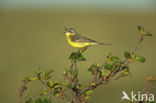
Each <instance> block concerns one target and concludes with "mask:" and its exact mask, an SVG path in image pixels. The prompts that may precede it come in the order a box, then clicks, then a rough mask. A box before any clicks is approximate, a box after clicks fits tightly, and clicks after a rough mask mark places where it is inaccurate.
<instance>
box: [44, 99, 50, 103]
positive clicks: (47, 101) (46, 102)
mask: <svg viewBox="0 0 156 103" xmlns="http://www.w3.org/2000/svg"><path fill="white" fill-rule="evenodd" d="M43 103H51V101H50V100H49V99H44V100H43Z"/></svg>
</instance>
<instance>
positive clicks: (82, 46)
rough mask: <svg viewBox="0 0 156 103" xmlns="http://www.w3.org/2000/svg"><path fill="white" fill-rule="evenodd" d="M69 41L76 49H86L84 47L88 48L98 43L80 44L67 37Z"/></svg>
mask: <svg viewBox="0 0 156 103" xmlns="http://www.w3.org/2000/svg"><path fill="white" fill-rule="evenodd" d="M67 41H68V43H69V44H70V45H71V46H73V47H75V48H84V47H87V46H91V45H94V44H96V43H80V42H72V41H71V39H70V37H67Z"/></svg>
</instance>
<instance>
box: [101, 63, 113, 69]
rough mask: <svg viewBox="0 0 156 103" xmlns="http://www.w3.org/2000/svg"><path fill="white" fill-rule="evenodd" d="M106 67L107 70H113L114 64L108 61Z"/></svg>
mask: <svg viewBox="0 0 156 103" xmlns="http://www.w3.org/2000/svg"><path fill="white" fill-rule="evenodd" d="M103 66H104V68H105V69H107V70H112V68H113V64H110V63H107V64H103Z"/></svg>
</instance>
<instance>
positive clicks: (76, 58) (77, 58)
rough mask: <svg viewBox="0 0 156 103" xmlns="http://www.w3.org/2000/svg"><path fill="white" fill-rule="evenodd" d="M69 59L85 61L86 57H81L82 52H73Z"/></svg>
mask: <svg viewBox="0 0 156 103" xmlns="http://www.w3.org/2000/svg"><path fill="white" fill-rule="evenodd" d="M69 59H71V60H77V61H85V60H86V59H85V58H84V57H83V55H82V54H80V53H77V52H73V53H72V54H71V55H70V56H69Z"/></svg>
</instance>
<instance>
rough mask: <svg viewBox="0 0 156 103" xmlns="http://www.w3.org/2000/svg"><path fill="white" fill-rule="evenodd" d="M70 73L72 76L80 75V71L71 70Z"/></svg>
mask: <svg viewBox="0 0 156 103" xmlns="http://www.w3.org/2000/svg"><path fill="white" fill-rule="evenodd" d="M69 73H70V75H77V74H78V71H77V70H73V69H70V70H69Z"/></svg>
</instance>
